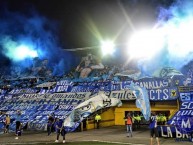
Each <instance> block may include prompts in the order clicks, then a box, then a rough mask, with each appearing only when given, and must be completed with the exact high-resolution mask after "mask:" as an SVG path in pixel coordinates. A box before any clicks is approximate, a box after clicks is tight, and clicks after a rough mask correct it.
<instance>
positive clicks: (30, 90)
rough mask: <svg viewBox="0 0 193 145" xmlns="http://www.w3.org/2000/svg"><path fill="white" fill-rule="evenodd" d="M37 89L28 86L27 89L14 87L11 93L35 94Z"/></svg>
mask: <svg viewBox="0 0 193 145" xmlns="http://www.w3.org/2000/svg"><path fill="white" fill-rule="evenodd" d="M36 92H37V90H36V89H32V88H27V89H13V90H11V92H9V94H33V93H36Z"/></svg>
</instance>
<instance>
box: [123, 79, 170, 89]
mask: <svg viewBox="0 0 193 145" xmlns="http://www.w3.org/2000/svg"><path fill="white" fill-rule="evenodd" d="M124 84H125V85H124ZM130 84H131V81H127V82H123V84H122V85H123V87H122V88H129V87H130ZM134 84H135V85H138V86H140V87H142V88H146V89H158V88H163V87H168V84H169V83H168V81H167V80H156V81H143V82H134Z"/></svg>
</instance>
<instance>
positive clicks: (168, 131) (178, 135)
mask: <svg viewBox="0 0 193 145" xmlns="http://www.w3.org/2000/svg"><path fill="white" fill-rule="evenodd" d="M163 127H164V128H166V132H164V129H163ZM172 128H173V129H174V130H175V133H176V138H189V135H188V133H181V132H180V131H179V130H178V129H177V128H176V127H169V126H167V127H165V126H160V129H161V136H162V137H171V138H172V137H173V135H172ZM164 133H165V134H164Z"/></svg>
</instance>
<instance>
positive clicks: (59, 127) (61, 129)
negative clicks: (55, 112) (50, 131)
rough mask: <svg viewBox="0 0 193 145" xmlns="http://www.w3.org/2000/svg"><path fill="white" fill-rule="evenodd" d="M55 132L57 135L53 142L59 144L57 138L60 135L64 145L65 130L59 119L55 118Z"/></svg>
mask: <svg viewBox="0 0 193 145" xmlns="http://www.w3.org/2000/svg"><path fill="white" fill-rule="evenodd" d="M55 130H56V133H57V138H56V140H55V142H59V136H60V134H61V136H63V143H65V142H66V141H65V135H66V131H65V128H64V126H63V121H62V120H60V119H59V118H56V122H55Z"/></svg>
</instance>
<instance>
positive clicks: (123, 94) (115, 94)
mask: <svg viewBox="0 0 193 145" xmlns="http://www.w3.org/2000/svg"><path fill="white" fill-rule="evenodd" d="M110 98H117V99H120V100H135V99H136V97H135V96H134V94H133V92H132V91H131V90H126V91H124V90H122V91H112V92H111V94H110Z"/></svg>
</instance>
